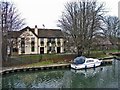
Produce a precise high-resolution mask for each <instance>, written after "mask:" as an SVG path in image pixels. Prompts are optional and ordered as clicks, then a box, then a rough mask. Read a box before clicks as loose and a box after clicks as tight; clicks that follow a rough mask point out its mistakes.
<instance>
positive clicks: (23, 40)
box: [21, 38, 25, 53]
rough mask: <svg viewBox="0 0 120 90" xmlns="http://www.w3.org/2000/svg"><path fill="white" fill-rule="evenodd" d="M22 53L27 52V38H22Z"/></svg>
mask: <svg viewBox="0 0 120 90" xmlns="http://www.w3.org/2000/svg"><path fill="white" fill-rule="evenodd" d="M21 53H25V38H21Z"/></svg>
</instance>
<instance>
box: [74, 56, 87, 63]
mask: <svg viewBox="0 0 120 90" xmlns="http://www.w3.org/2000/svg"><path fill="white" fill-rule="evenodd" d="M84 62H85V57H84V56H80V57H76V58H75V59H74V64H83V63H84Z"/></svg>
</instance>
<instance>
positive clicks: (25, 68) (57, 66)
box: [0, 57, 113, 74]
mask: <svg viewBox="0 0 120 90" xmlns="http://www.w3.org/2000/svg"><path fill="white" fill-rule="evenodd" d="M110 58H111V59H112V57H108V60H106V59H107V58H105V59H103V62H102V64H101V65H102V66H103V65H108V64H112V61H113V60H110ZM70 64H71V63H64V64H51V65H44V66H42V65H41V66H37V65H35V66H32V65H28V66H22V67H3V68H2V70H0V74H7V73H14V72H21V71H22V72H26V71H37V70H49V69H50V70H51V69H63V68H69V69H70Z"/></svg>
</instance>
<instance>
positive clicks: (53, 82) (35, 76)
mask: <svg viewBox="0 0 120 90" xmlns="http://www.w3.org/2000/svg"><path fill="white" fill-rule="evenodd" d="M119 64H120V62H119V61H116V60H115V61H114V62H113V64H112V65H109V66H104V67H98V68H95V69H93V68H92V69H88V70H77V71H76V70H69V69H65V70H46V71H35V72H23V73H14V74H8V75H5V76H3V78H2V86H3V88H118V86H119V80H120V79H119V76H118V74H119V73H118V65H119Z"/></svg>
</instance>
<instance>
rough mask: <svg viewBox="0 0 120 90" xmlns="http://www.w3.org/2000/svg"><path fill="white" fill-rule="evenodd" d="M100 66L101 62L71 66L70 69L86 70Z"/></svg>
mask: <svg viewBox="0 0 120 90" xmlns="http://www.w3.org/2000/svg"><path fill="white" fill-rule="evenodd" d="M100 65H101V62H96V63H91V64H78V65H76V64H71V68H73V69H87V68H95V67H98V66H100Z"/></svg>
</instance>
